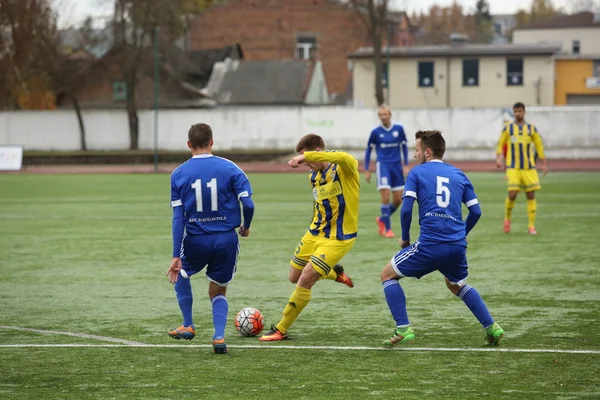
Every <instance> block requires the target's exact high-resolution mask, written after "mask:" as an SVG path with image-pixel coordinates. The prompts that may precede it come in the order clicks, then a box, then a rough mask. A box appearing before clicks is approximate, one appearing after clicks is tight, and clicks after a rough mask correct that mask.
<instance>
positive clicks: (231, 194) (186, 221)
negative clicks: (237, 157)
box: [167, 124, 254, 354]
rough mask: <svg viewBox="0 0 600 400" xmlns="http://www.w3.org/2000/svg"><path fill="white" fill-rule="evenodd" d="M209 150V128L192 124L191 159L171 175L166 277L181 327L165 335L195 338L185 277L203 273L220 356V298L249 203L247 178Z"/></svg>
mask: <svg viewBox="0 0 600 400" xmlns="http://www.w3.org/2000/svg"><path fill="white" fill-rule="evenodd" d="M212 146H213V134H212V129H211V127H210V126H208V125H206V124H196V125H192V127H191V128H190V130H189V132H188V147H189V148H190V149H191V150H192V158H190V159H189V160H188V161H186V162H185V163H183V164H181V165H180V166H179V167H178V168H177V169H176V170H175V171H173V173H172V174H171V207H172V208H173V226H172V230H173V260H172V262H171V266H170V267H169V269H168V270H167V276H168V277H169V281H170V282H171V283H173V284H174V285H175V294H176V295H177V302H178V303H179V308H180V309H181V313H182V314H183V324H181V326H179V327H178V328H175V329H173V330H171V331H169V336H171V337H172V338H174V339H187V340H191V339H193V338H194V336H195V335H196V329H195V327H194V322H193V320H192V303H193V296H192V287H191V284H190V278H191V277H192V276H193V275H195V274H197V273H198V272H200V271H202V270H203V269H204V268H206V277H207V278H208V280H209V284H208V296H209V298H210V301H211V304H212V316H213V324H214V328H215V332H214V336H213V350H214V352H215V353H217V354H225V353H227V345H226V344H225V325H226V323H227V314H228V311H229V305H228V303H227V298H226V297H225V295H226V291H227V285H228V284H229V282H231V280H232V279H233V275H234V274H235V271H236V266H237V259H238V253H239V248H240V247H239V239H238V234H237V233H236V231H235V230H236V229H237V228H239V234H240V235H241V236H249V235H250V223H251V221H252V217H253V215H254V204H253V202H252V198H251V196H252V189H251V187H250V182H249V181H248V177H247V176H246V174H244V172H243V171H242V170H241V169H240V168H239V167H238V166H237V165H235V164H234V163H233V162H231V161H229V160H227V159H225V158H221V157H217V156H214V155H213V154H212ZM240 202H241V203H242V210H243V211H242V212H243V215H244V222H243V224H242V217H241V212H240Z"/></svg>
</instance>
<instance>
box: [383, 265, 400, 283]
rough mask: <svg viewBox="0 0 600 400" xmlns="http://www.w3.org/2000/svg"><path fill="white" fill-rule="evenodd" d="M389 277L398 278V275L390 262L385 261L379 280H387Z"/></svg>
mask: <svg viewBox="0 0 600 400" xmlns="http://www.w3.org/2000/svg"><path fill="white" fill-rule="evenodd" d="M390 279H400V276H398V274H397V273H396V271H395V270H394V268H393V267H392V264H391V263H387V265H386V266H385V267H384V268H383V271H381V282H385V281H389V280H390Z"/></svg>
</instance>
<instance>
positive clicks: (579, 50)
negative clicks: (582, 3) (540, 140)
mask: <svg viewBox="0 0 600 400" xmlns="http://www.w3.org/2000/svg"><path fill="white" fill-rule="evenodd" d="M513 40H514V42H515V43H519V44H530V45H531V44H537V43H541V44H544V43H557V44H558V45H559V46H560V52H559V54H558V55H557V57H556V84H555V95H554V104H556V105H563V104H571V105H586V104H600V14H594V13H591V12H581V13H577V14H573V15H563V16H559V17H557V18H554V19H552V20H550V21H546V22H543V23H539V24H534V25H530V26H525V27H523V28H518V29H517V30H515V31H514V34H513Z"/></svg>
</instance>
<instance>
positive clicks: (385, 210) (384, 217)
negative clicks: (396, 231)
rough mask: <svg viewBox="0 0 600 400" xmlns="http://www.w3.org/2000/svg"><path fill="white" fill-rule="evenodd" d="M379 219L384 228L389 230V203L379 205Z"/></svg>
mask: <svg viewBox="0 0 600 400" xmlns="http://www.w3.org/2000/svg"><path fill="white" fill-rule="evenodd" d="M379 220H380V221H381V222H383V224H384V225H385V230H386V231H389V230H390V228H391V224H390V205H389V204H382V205H381V217H379Z"/></svg>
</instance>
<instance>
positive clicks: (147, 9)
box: [112, 0, 219, 150]
mask: <svg viewBox="0 0 600 400" xmlns="http://www.w3.org/2000/svg"><path fill="white" fill-rule="evenodd" d="M218 2H219V0H114V5H115V9H114V17H113V25H112V26H113V36H114V40H115V43H114V45H115V46H116V47H117V48H120V50H121V53H122V54H123V58H122V59H121V63H120V66H121V70H122V73H123V80H124V82H125V84H126V87H127V93H126V103H127V115H128V119H129V135H130V149H132V150H135V149H138V147H139V146H138V144H139V118H138V112H137V110H138V107H137V99H136V95H135V93H136V89H137V83H138V78H139V74H140V71H141V68H142V64H143V61H144V54H145V53H146V52H149V51H150V48H151V47H152V45H154V44H155V43H154V38H155V36H154V33H155V30H156V29H158V28H160V32H161V35H160V37H159V43H158V45H159V47H160V50H161V53H164V52H166V50H167V49H168V48H169V47H170V46H171V45H172V43H173V41H174V40H176V39H177V38H179V37H180V36H181V35H182V34H184V32H185V28H186V26H187V23H188V22H189V16H190V15H192V14H194V13H197V12H200V11H202V10H204V9H206V8H208V7H211V6H212V5H214V4H215V3H218Z"/></svg>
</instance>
